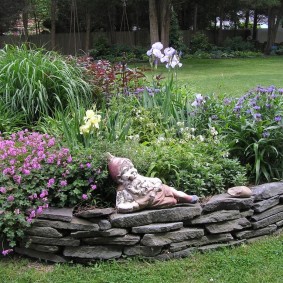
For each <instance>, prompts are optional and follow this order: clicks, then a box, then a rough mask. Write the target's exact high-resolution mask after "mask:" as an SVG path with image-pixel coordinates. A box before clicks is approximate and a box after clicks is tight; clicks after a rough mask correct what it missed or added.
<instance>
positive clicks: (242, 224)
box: [205, 218, 251, 234]
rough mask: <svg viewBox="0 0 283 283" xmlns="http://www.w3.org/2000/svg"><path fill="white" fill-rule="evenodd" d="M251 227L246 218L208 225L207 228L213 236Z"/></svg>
mask: <svg viewBox="0 0 283 283" xmlns="http://www.w3.org/2000/svg"><path fill="white" fill-rule="evenodd" d="M247 227H251V223H250V221H249V220H247V219H246V218H240V219H234V220H231V221H225V222H222V223H221V222H220V223H212V224H206V225H205V228H206V229H207V230H208V231H209V233H211V234H218V233H225V232H231V231H238V230H242V229H244V228H247Z"/></svg>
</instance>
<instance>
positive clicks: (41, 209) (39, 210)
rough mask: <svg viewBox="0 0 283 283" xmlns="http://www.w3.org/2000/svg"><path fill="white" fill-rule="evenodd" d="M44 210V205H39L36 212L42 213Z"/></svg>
mask: <svg viewBox="0 0 283 283" xmlns="http://www.w3.org/2000/svg"><path fill="white" fill-rule="evenodd" d="M42 211H43V208H42V206H39V207H38V209H37V210H36V213H37V214H40V213H42Z"/></svg>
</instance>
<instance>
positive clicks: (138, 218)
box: [110, 204, 202, 227]
mask: <svg viewBox="0 0 283 283" xmlns="http://www.w3.org/2000/svg"><path fill="white" fill-rule="evenodd" d="M201 211H202V209H201V207H200V205H199V204H195V205H190V206H184V207H172V208H164V209H162V210H161V209H157V210H144V211H140V212H135V213H127V214H119V213H116V214H112V215H111V216H110V222H111V224H112V226H113V227H136V226H141V225H148V224H152V223H166V222H179V221H183V220H187V219H192V218H194V217H195V216H198V215H200V214H201Z"/></svg>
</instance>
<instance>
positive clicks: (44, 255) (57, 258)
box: [15, 247, 67, 263]
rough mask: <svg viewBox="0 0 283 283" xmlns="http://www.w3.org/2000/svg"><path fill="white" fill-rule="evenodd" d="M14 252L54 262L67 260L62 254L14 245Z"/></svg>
mask: <svg viewBox="0 0 283 283" xmlns="http://www.w3.org/2000/svg"><path fill="white" fill-rule="evenodd" d="M15 252H16V253H17V254H21V255H25V256H29V257H32V258H36V259H44V260H48V261H51V262H55V263H65V262H67V260H66V259H65V258H64V257H62V256H59V255H55V254H52V253H45V252H40V251H35V250H32V249H27V248H18V247H16V248H15Z"/></svg>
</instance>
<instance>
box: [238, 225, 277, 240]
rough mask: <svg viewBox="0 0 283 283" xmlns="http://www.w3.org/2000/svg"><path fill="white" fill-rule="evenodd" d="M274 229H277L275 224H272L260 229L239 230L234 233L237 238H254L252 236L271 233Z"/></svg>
mask: <svg viewBox="0 0 283 283" xmlns="http://www.w3.org/2000/svg"><path fill="white" fill-rule="evenodd" d="M276 229H277V226H276V225H275V224H272V225H269V226H267V227H265V228H262V229H257V230H246V231H240V232H237V233H235V236H236V237H237V238H238V239H249V238H254V237H258V236H262V235H268V234H272V233H274V232H275V231H276Z"/></svg>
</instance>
